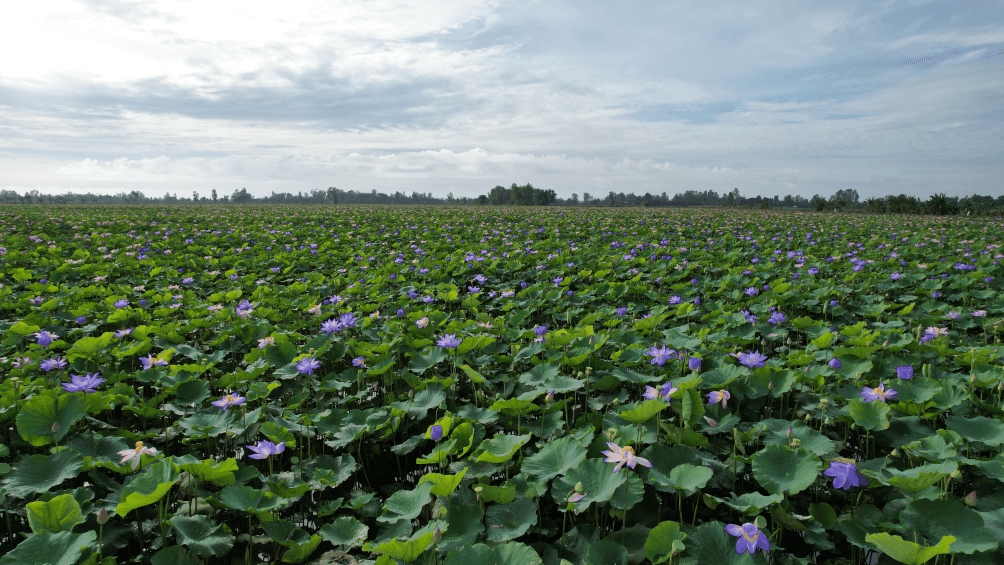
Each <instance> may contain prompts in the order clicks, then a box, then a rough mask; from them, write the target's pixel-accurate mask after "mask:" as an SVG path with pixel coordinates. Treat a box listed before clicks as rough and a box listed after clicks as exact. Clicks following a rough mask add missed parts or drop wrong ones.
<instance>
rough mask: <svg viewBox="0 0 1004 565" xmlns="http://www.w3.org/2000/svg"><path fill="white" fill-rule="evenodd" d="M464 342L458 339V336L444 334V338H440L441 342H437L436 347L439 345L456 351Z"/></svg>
mask: <svg viewBox="0 0 1004 565" xmlns="http://www.w3.org/2000/svg"><path fill="white" fill-rule="evenodd" d="M462 341H463V339H459V338H457V334H455V333H452V334H444V335H442V336H440V337H439V340H437V341H436V345H438V346H439V347H445V348H448V349H456V348H457V346H458V345H460V342H462Z"/></svg>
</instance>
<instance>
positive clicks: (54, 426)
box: [52, 422, 59, 435]
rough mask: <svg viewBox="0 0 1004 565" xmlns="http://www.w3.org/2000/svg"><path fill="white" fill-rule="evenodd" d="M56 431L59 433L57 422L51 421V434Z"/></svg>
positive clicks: (54, 433)
mask: <svg viewBox="0 0 1004 565" xmlns="http://www.w3.org/2000/svg"><path fill="white" fill-rule="evenodd" d="M58 433H59V422H53V423H52V435H56V434H58Z"/></svg>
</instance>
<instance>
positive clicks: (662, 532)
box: [645, 520, 687, 564]
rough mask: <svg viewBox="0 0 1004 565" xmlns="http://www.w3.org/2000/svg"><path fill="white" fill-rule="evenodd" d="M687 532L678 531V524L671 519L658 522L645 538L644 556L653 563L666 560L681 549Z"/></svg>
mask: <svg viewBox="0 0 1004 565" xmlns="http://www.w3.org/2000/svg"><path fill="white" fill-rule="evenodd" d="M686 537H687V534H685V533H683V532H681V531H680V524H679V523H677V522H673V521H671V520H670V521H666V522H660V523H659V525H657V526H656V527H654V528H652V530H651V531H650V532H649V533H648V538H647V539H646V540H645V557H647V558H648V560H649V561H651V562H652V563H654V564H658V563H662V562H663V561H668V560H669V558H670V557H672V556H673V555H674V554H676V553H679V552H680V551H681V550H682V549H683V543H682V542H683V540H684V539H685V538H686Z"/></svg>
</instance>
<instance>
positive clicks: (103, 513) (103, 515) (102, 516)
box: [98, 491, 976, 525]
mask: <svg viewBox="0 0 1004 565" xmlns="http://www.w3.org/2000/svg"><path fill="white" fill-rule="evenodd" d="M975 494H976V492H975V491H973V495H974V497H973V498H975ZM107 521H108V510H107V509H106V508H105V507H103V506H102V507H101V510H98V524H99V525H104V523H105V522H107Z"/></svg>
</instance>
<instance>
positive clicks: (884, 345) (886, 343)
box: [882, 339, 889, 348]
mask: <svg viewBox="0 0 1004 565" xmlns="http://www.w3.org/2000/svg"><path fill="white" fill-rule="evenodd" d="M882 347H883V348H886V347H889V340H888V339H887V340H885V343H883V344H882Z"/></svg>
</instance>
